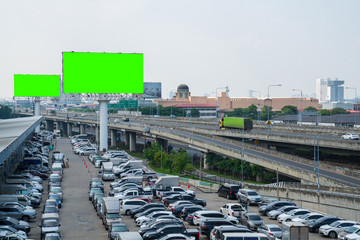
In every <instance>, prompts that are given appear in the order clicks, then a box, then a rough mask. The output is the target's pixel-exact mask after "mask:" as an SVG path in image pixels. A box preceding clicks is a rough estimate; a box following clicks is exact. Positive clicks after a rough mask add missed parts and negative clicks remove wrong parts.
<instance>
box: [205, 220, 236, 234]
mask: <svg viewBox="0 0 360 240" xmlns="http://www.w3.org/2000/svg"><path fill="white" fill-rule="evenodd" d="M222 225H227V226H229V225H233V224H232V223H231V222H230V221H229V220H227V219H205V220H204V221H202V222H201V223H200V225H199V227H198V228H199V231H200V233H201V234H203V235H206V236H207V237H210V232H211V230H213V228H214V227H215V226H222Z"/></svg>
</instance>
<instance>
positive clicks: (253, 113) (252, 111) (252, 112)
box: [246, 104, 258, 119]
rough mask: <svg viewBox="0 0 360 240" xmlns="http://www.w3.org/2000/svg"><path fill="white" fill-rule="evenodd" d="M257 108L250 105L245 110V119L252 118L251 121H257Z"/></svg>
mask: <svg viewBox="0 0 360 240" xmlns="http://www.w3.org/2000/svg"><path fill="white" fill-rule="evenodd" d="M257 109H258V108H257V106H255V105H254V104H251V105H250V106H249V107H248V108H247V109H246V115H247V116H246V117H248V118H252V119H257V117H258V111H257Z"/></svg>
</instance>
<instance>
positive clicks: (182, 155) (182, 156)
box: [173, 149, 190, 173]
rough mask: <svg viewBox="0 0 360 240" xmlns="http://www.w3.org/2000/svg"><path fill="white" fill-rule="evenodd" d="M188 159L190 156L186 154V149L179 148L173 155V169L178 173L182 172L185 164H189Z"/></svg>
mask: <svg viewBox="0 0 360 240" xmlns="http://www.w3.org/2000/svg"><path fill="white" fill-rule="evenodd" d="M189 159H190V158H189V156H188V155H187V153H186V151H185V150H183V149H181V150H180V151H178V153H177V154H175V156H174V163H173V166H174V169H175V170H176V171H177V172H179V173H182V172H184V170H185V168H186V166H187V164H189Z"/></svg>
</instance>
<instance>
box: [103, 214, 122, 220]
mask: <svg viewBox="0 0 360 240" xmlns="http://www.w3.org/2000/svg"><path fill="white" fill-rule="evenodd" d="M106 217H107V218H110V219H111V218H120V214H119V213H108V214H106Z"/></svg>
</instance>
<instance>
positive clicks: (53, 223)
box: [42, 220, 59, 227]
mask: <svg viewBox="0 0 360 240" xmlns="http://www.w3.org/2000/svg"><path fill="white" fill-rule="evenodd" d="M58 225H59V224H58V222H57V221H56V220H48V221H44V223H43V225H42V226H43V227H57V226H58Z"/></svg>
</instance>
